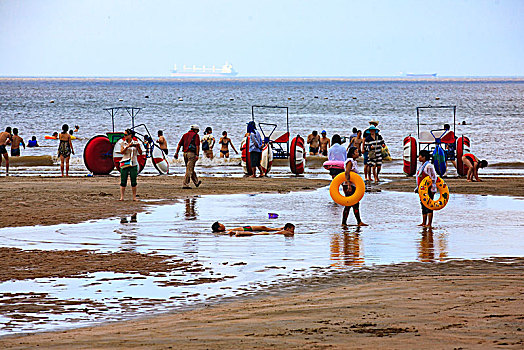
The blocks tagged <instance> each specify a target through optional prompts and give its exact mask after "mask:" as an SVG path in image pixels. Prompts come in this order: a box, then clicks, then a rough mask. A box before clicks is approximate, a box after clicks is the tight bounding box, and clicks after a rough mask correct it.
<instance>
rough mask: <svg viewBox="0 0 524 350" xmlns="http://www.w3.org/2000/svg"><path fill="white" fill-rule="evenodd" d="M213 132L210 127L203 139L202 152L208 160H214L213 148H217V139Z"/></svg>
mask: <svg viewBox="0 0 524 350" xmlns="http://www.w3.org/2000/svg"><path fill="white" fill-rule="evenodd" d="M212 133H213V130H212V129H211V127H210V126H208V127H207V128H206V130H205V131H204V136H203V137H202V151H203V153H204V155H205V156H206V158H209V159H213V146H215V138H214V137H213V134H212Z"/></svg>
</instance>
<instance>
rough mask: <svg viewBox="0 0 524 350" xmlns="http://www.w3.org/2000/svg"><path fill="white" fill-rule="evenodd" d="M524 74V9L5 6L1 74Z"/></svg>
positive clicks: (69, 1)
mask: <svg viewBox="0 0 524 350" xmlns="http://www.w3.org/2000/svg"><path fill="white" fill-rule="evenodd" d="M226 61H228V62H230V63H232V64H233V65H234V67H235V69H236V70H237V71H238V72H239V74H240V76H395V75H399V74H400V72H415V73H433V72H436V73H438V74H439V75H440V76H524V0H523V1H521V0H514V1H512V0H499V1H493V0H469V1H466V0H450V1H430V0H426V1H424V0H421V1H408V0H406V1H402V0H391V1H372V0H367V1H366V0H362V1H349V0H347V1H329V0H321V1H307V0H301V1H285V0H277V1H249V0H231V1H219V0H215V1H200V0H188V1H136V0H135V1H132V0H131V1H130V0H119V1H111V0H102V1H80V0H79V1H75V0H64V1H55V0H48V1H40V0H32V1H31V0H0V76H166V75H169V71H170V69H172V66H173V65H174V64H175V63H177V64H178V65H182V64H187V65H193V64H196V65H203V64H206V65H212V64H215V65H222V64H224V63H225V62H226Z"/></svg>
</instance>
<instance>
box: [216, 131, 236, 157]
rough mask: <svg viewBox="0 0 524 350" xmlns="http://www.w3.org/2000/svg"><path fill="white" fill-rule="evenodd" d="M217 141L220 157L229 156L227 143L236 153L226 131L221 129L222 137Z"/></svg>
mask: <svg viewBox="0 0 524 350" xmlns="http://www.w3.org/2000/svg"><path fill="white" fill-rule="evenodd" d="M218 143H219V144H220V158H224V157H225V158H229V145H231V148H233V151H235V153H236V154H238V151H237V150H236V149H235V146H234V145H233V142H231V139H230V138H228V137H227V131H222V137H221V138H220V141H219V142H218Z"/></svg>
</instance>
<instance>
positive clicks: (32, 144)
mask: <svg viewBox="0 0 524 350" xmlns="http://www.w3.org/2000/svg"><path fill="white" fill-rule="evenodd" d="M27 147H40V145H39V144H38V141H37V140H36V136H33V137H31V140H29V141H27Z"/></svg>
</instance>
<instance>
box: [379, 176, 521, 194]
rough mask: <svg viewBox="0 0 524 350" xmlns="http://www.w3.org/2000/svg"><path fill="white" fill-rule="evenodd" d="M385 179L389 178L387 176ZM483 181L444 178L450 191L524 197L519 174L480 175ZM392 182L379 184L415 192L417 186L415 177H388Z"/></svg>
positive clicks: (384, 188)
mask: <svg viewBox="0 0 524 350" xmlns="http://www.w3.org/2000/svg"><path fill="white" fill-rule="evenodd" d="M384 179H387V178H386V177H385V178H384ZM480 179H481V180H482V182H467V181H466V179H464V178H444V181H445V182H446V184H447V185H448V186H449V191H450V193H451V194H453V193H462V194H480V195H495V196H514V197H524V177H518V176H500V177H499V176H497V177H489V176H482V175H481V176H480ZM388 180H391V182H388V183H384V184H381V185H379V187H380V188H381V189H383V190H388V191H398V192H413V191H414V189H415V187H416V180H415V177H401V178H392V179H388Z"/></svg>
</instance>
